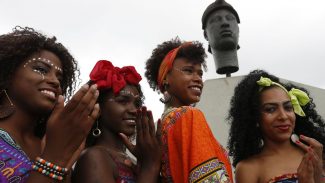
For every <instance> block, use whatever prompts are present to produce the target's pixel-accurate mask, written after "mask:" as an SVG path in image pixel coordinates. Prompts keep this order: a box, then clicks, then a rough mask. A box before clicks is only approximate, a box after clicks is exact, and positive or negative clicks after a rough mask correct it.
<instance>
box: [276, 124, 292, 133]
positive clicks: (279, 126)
mask: <svg viewBox="0 0 325 183" xmlns="http://www.w3.org/2000/svg"><path fill="white" fill-rule="evenodd" d="M290 127H291V125H277V126H275V128H277V129H279V130H280V131H283V132H286V131H289V130H290Z"/></svg>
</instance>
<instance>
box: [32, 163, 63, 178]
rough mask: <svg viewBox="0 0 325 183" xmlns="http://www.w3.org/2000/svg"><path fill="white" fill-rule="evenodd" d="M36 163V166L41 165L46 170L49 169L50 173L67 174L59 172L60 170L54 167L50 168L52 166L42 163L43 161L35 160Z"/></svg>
mask: <svg viewBox="0 0 325 183" xmlns="http://www.w3.org/2000/svg"><path fill="white" fill-rule="evenodd" d="M34 164H35V165H36V166H38V167H40V168H42V169H44V170H46V171H49V172H50V173H54V174H57V175H61V176H64V175H65V174H64V173H63V172H59V171H57V170H55V169H53V168H50V167H48V166H46V165H43V164H41V163H40V162H38V161H35V162H34Z"/></svg>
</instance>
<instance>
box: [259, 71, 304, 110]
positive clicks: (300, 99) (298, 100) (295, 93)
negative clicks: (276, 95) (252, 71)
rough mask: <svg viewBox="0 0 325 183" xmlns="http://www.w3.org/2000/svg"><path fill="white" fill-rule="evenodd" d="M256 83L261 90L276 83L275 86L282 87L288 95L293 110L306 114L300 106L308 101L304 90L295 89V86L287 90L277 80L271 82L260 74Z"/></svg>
mask: <svg viewBox="0 0 325 183" xmlns="http://www.w3.org/2000/svg"><path fill="white" fill-rule="evenodd" d="M256 83H257V84H258V85H259V86H261V88H260V90H262V89H263V88H264V87H269V86H272V85H276V86H278V87H280V88H282V89H283V90H284V91H286V92H287V93H288V95H289V97H290V100H291V103H292V107H293V111H294V112H295V113H296V114H297V115H299V116H306V114H305V113H304V111H303V110H302V108H301V106H305V105H306V104H308V102H309V101H310V99H309V97H308V95H307V93H306V92H304V91H302V90H299V89H296V88H292V89H291V90H290V91H288V90H287V89H286V88H285V87H283V86H282V85H281V84H279V83H277V82H273V81H272V80H271V79H269V78H264V77H262V76H261V78H260V80H258V81H257V82H256Z"/></svg>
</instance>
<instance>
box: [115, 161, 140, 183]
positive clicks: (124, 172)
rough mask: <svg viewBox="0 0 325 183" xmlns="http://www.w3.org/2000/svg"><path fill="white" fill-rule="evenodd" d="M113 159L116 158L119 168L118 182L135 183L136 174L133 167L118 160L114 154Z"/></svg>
mask: <svg viewBox="0 0 325 183" xmlns="http://www.w3.org/2000/svg"><path fill="white" fill-rule="evenodd" d="M111 156H112V155H111ZM112 159H113V160H114V162H115V164H116V166H117V170H118V178H117V180H116V183H135V181H136V176H135V174H134V172H133V170H132V168H131V167H129V166H126V165H125V164H124V163H122V162H120V161H118V160H117V158H114V157H113V156H112Z"/></svg>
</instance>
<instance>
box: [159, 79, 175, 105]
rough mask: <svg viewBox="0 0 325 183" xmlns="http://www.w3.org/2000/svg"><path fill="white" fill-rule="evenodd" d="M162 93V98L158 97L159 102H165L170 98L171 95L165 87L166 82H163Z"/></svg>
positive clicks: (166, 86)
mask: <svg viewBox="0 0 325 183" xmlns="http://www.w3.org/2000/svg"><path fill="white" fill-rule="evenodd" d="M163 85H164V93H163V96H164V97H163V98H160V99H159V100H160V102H162V103H164V104H167V103H169V102H170V101H171V100H172V96H171V95H170V94H169V93H168V91H167V88H168V84H167V83H164V84H163Z"/></svg>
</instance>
